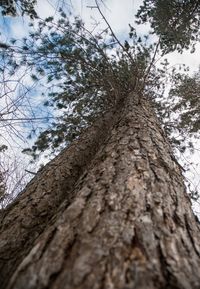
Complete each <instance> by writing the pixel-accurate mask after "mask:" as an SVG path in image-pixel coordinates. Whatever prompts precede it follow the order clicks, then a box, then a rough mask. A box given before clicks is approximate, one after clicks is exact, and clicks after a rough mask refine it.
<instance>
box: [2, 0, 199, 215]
mask: <svg viewBox="0 0 200 289" xmlns="http://www.w3.org/2000/svg"><path fill="white" fill-rule="evenodd" d="M61 2H62V1H61V0H60V3H61ZM63 3H64V1H63ZM141 3H142V1H141V0H123V1H119V0H107V1H104V5H103V6H102V8H101V9H102V12H103V14H104V16H105V17H106V19H107V21H108V22H109V24H110V25H111V27H112V29H113V31H114V32H115V34H116V35H117V37H118V38H119V39H120V40H122V41H123V40H124V39H125V38H126V36H128V33H129V26H128V24H131V25H132V26H134V27H136V24H135V23H134V21H135V18H134V14H135V13H136V11H137V9H138V8H139V6H140V5H141ZM94 5H95V4H94V0H71V1H70V0H68V1H67V2H65V4H64V6H63V8H64V9H67V10H68V11H71V12H72V13H73V14H75V15H79V16H80V17H81V18H82V19H83V20H84V22H85V23H86V27H87V28H88V29H89V30H91V29H93V28H94V24H95V23H97V22H99V23H100V25H99V26H98V28H97V29H99V28H100V27H104V26H105V24H102V19H101V17H100V16H99V13H98V11H97V9H93V8H90V7H91V6H94ZM56 8H57V1H56V0H55V1H54V0H38V3H37V6H36V11H37V13H38V15H39V17H41V18H42V19H45V18H46V17H48V16H51V15H54V16H55V17H58V13H57V12H56ZM136 29H138V34H141V35H143V34H145V33H148V32H149V29H150V27H149V25H143V26H140V27H136ZM0 30H1V31H2V35H1V36H0V41H3V40H5V39H7V38H8V36H12V37H15V38H22V37H24V36H26V35H27V32H28V24H27V19H26V17H25V18H20V17H15V18H13V17H12V18H11V17H5V18H4V19H3V18H2V19H0ZM155 39H156V38H155ZM167 58H168V60H169V62H170V64H171V66H174V65H177V64H182V63H185V64H186V65H187V66H189V67H190V70H191V73H192V72H193V71H196V70H198V68H199V64H200V63H199V59H200V44H197V46H196V51H195V53H193V54H191V53H190V52H189V51H185V52H184V53H182V54H179V53H176V52H174V53H170V54H169V55H168V56H167ZM26 82H27V84H29V83H31V80H30V78H29V77H27V79H26ZM33 97H34V99H35V103H36V106H37V105H38V106H41V95H40V94H39V93H37V91H36V92H35V94H33ZM1 105H3V103H1V102H0V107H1ZM36 125H37V124H36ZM22 130H24V131H26V128H25V126H23V129H22ZM4 137H5V135H4ZM0 141H2V139H0ZM9 141H10V142H11V146H12V145H13V147H15V149H14V155H19V154H20V152H21V149H20V146H21V147H23V146H26V145H27V143H26V140H25V143H23V141H21V142H20V141H19V140H17V141H19V143H20V145H19V146H17V145H16V143H15V141H13V140H11V139H9ZM195 146H196V148H197V149H200V145H199V143H198V142H197V143H196V145H195ZM10 157H11V158H12V154H11V156H10ZM20 157H21V158H23V161H22V162H21V163H23V167H29V166H28V161H29V159H26V158H25V157H24V156H23V155H22V156H21V155H20ZM179 160H180V162H182V163H183V162H185V160H187V161H188V162H192V161H193V162H194V163H200V154H199V153H198V152H197V151H196V154H195V155H193V156H191V155H190V154H189V153H188V152H187V153H186V154H185V155H184V156H183V155H179ZM42 162H46V160H44V159H42ZM192 166H193V167H192ZM192 166H191V167H192V169H191V171H190V172H189V173H188V174H187V178H188V179H190V180H191V182H193V183H194V186H197V185H199V180H200V167H199V166H197V165H196V164H194V165H192ZM32 169H34V168H32ZM199 189H200V186H199ZM195 210H199V212H200V209H199V208H198V207H195Z"/></svg>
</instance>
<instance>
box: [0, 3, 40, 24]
mask: <svg viewBox="0 0 200 289" xmlns="http://www.w3.org/2000/svg"><path fill="white" fill-rule="evenodd" d="M35 4H36V0H0V8H1V14H2V15H5V16H6V15H11V16H17V15H22V16H23V15H25V14H26V15H29V16H30V18H32V19H33V18H35V17H37V14H36V12H35V9H34V6H35Z"/></svg>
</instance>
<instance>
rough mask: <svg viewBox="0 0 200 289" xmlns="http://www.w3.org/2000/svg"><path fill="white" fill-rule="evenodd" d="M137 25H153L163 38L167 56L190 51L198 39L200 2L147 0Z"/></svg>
mask: <svg viewBox="0 0 200 289" xmlns="http://www.w3.org/2000/svg"><path fill="white" fill-rule="evenodd" d="M136 16H137V18H138V21H137V23H138V24H141V23H147V22H150V25H151V27H152V28H153V32H154V33H156V34H157V35H158V36H159V37H160V44H161V48H162V49H163V52H164V53H167V52H169V51H174V50H178V51H179V52H182V51H183V49H189V48H190V47H192V48H191V51H192V52H193V51H194V49H195V43H196V41H197V40H199V27H200V2H199V1H198V0H195V1H184V0H179V1H177V0H144V1H143V5H142V6H140V9H139V10H138V12H137V15H136Z"/></svg>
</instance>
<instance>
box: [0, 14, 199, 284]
mask: <svg viewBox="0 0 200 289" xmlns="http://www.w3.org/2000/svg"><path fill="white" fill-rule="evenodd" d="M64 18H65V17H64ZM51 21H52V19H48V20H47V21H46V23H49V22H50V26H52V24H51ZM43 25H44V27H46V26H45V25H46V24H42V23H41V24H40V27H39V29H41V31H40V33H41V32H42V28H43ZM59 25H60V26H59V30H61V31H62V25H63V27H64V28H65V30H64V31H65V33H64V35H62V37H59V35H58V34H57V33H56V31H53V32H54V33H53V34H52V30H51V29H52V28H50V29H49V31H50V33H49V34H48V33H47V34H45V35H43V37H42V38H40V35H39V33H38V32H36V34H34V35H32V36H33V38H34V37H35V36H36V37H38V39H39V42H40V39H42V41H43V42H42V45H37V49H38V50H34V49H35V46H34V45H29V44H34V41H35V39H33V42H29V41H30V40H27V39H25V40H24V44H25V45H24V46H23V47H22V48H21V49H22V50H21V51H29V52H31V51H32V53H27V55H32V58H31V59H30V58H28V56H27V55H26V54H25V53H24V55H25V56H24V57H23V59H22V62H21V65H22V64H24V65H26V64H28V65H30V66H31V67H36V69H35V71H37V72H38V73H37V74H33V78H34V79H36V78H38V77H39V75H40V74H42V75H44V73H45V74H46V75H47V79H48V80H49V82H51V78H52V77H54V76H56V77H55V78H56V80H57V81H58V82H57V83H58V84H59V83H60V90H59V91H58V92H56V93H55V94H53V95H51V97H52V99H53V102H54V103H56V105H57V106H58V107H59V106H62V105H63V106H62V107H61V109H65V108H66V107H65V106H67V104H68V103H72V104H73V109H74V115H75V117H76V118H77V117H78V118H79V121H78V122H76V123H75V124H74V125H71V126H69V127H67V128H66V127H64V126H65V125H66V124H67V121H68V120H69V119H70V120H72V119H74V115H73V116H71V118H69V119H67V117H66V115H65V117H62V118H61V121H62V126H61V123H56V124H55V126H54V128H55V127H56V128H59V127H60V128H61V127H62V128H61V129H60V131H59V130H48V131H46V132H45V133H44V134H43V135H42V137H43V139H42V141H41V137H40V139H39V141H40V142H37V143H36V145H35V147H34V148H33V151H34V152H36V151H37V150H44V149H45V148H46V147H48V144H50V145H51V141H53V145H52V148H56V147H58V146H59V144H61V143H64V142H65V141H66V143H67V144H68V147H66V148H65V149H64V150H62V152H61V153H60V154H59V155H58V156H57V157H56V158H55V159H53V160H52V161H51V162H49V163H48V164H47V165H46V166H45V167H44V168H43V169H41V170H40V171H39V172H38V174H37V175H36V176H35V178H34V179H33V180H32V181H31V182H30V183H29V184H28V186H27V187H26V188H25V190H24V191H22V192H21V193H20V194H19V196H18V198H17V199H16V200H15V201H14V202H13V203H12V204H10V205H9V206H8V207H7V208H6V209H5V210H3V211H1V229H0V232H1V233H0V271H1V274H0V280H1V287H2V288H9V289H12V288H13V289H14V288H15V289H25V288H26V289H29V288H31V289H32V288H37V289H44V288H50V289H51V288H52V289H55V288H63V289H72V288H74V289H75V288H116V289H118V288H119V289H124V288H127V289H128V288H138V289H141V288H142V289H146V288H148V289H149V288H152V289H154V288H155V289H157V288H176V289H179V288H180V289H190V288H191V289H195V288H196V289H197V288H200V278H199V276H200V241H199V230H200V227H199V223H198V222H197V220H196V218H195V216H194V214H193V212H192V210H191V203H190V200H189V197H188V195H187V193H186V188H185V185H184V182H183V176H182V170H181V167H180V165H179V164H178V162H177V161H176V160H175V158H174V154H173V150H172V147H171V143H170V142H169V138H168V136H167V135H166V133H165V132H164V131H163V129H162V128H161V124H160V122H159V120H158V117H157V115H156V113H155V98H156V96H157V94H156V93H155V91H156V88H155V87H156V86H155V85H154V87H153V88H152V89H151V87H152V84H153V83H154V84H155V83H156V84H158V83H159V79H160V77H162V73H164V72H165V71H164V72H162V70H161V69H160V70H158V72H159V73H160V75H159V73H157V72H156V68H155V67H154V64H153V61H152V60H154V56H153V57H151V55H152V52H154V53H153V55H155V51H157V49H158V45H157V44H155V45H153V46H150V47H148V48H147V47H146V46H145V45H143V44H141V41H140V40H139V38H138V37H137V36H136V35H135V31H134V29H133V28H132V27H130V38H131V39H133V40H134V41H133V42H134V44H133V45H130V44H129V46H128V45H127V43H125V45H121V44H120V43H118V46H120V47H118V48H117V49H116V50H115V54H114V55H113V56H112V55H111V56H110V53H106V51H107V49H108V47H110V46H112V43H113V40H114V42H116V41H117V40H118V39H117V38H115V35H114V34H112V38H111V39H110V41H108V42H107V41H106V42H105V38H104V39H103V40H102V39H101V38H100V36H101V37H102V35H96V36H95V37H94V36H91V37H88V35H87V33H86V34H85V32H84V31H85V30H84V29H83V23H82V22H81V21H79V20H76V21H75V22H74V24H73V25H72V24H71V23H69V22H66V21H65V20H63V19H62V20H61V21H60V22H59ZM57 30H58V29H57ZM80 31H81V32H82V33H81V34H80V33H79V32H80ZM109 33H110V32H109ZM50 37H51V38H50ZM98 37H99V38H98ZM113 38H114V39H113ZM107 39H109V37H108V38H107ZM40 43H41V42H40ZM128 43H129V42H128ZM136 43H137V45H136ZM78 48H79V49H78ZM30 49H32V50H30ZM110 51H111V50H109V52H110ZM17 52H20V51H17ZM48 52H49V54H48ZM5 53H7V57H10V56H12V55H13V54H12V53H13V51H10V50H9V51H7V50H6V51H5ZM15 53H16V51H15ZM51 55H53V57H50V56H51ZM48 56H49V57H48ZM45 57H46V58H45ZM38 59H40V62H37V60H38ZM49 59H50V60H49ZM75 60H76V61H75ZM9 61H10V60H9ZM12 61H13V62H12V63H14V61H15V59H14V58H13V59H12ZM10 63H11V62H10ZM38 63H39V64H38ZM37 64H38V65H37ZM53 68H54V70H53ZM94 71H95V73H96V76H95V74H94ZM63 75H64V76H65V82H63V79H64V77H63ZM179 79H180V78H179ZM180 87H181V86H180ZM178 91H181V89H179V90H177V91H176V93H178ZM94 95H95V97H94ZM179 95H180V94H179ZM181 95H182V94H181ZM87 107H89V110H88V111H87V110H86V109H87ZM98 108H99V109H98ZM83 112H85V113H83ZM157 113H158V112H157ZM88 116H89V117H88ZM86 120H87V121H86ZM77 124H78V125H79V127H80V128H81V129H80V130H79V132H80V131H81V134H80V135H79V137H77V136H75V137H72V138H74V141H73V142H72V143H71V144H70V145H69V139H68V138H65V135H68V134H69V133H70V132H71V129H72V131H73V130H74V129H75V128H76V125H77ZM53 132H54V134H53ZM58 135H60V139H59V140H58ZM51 136H54V137H55V139H53V138H51ZM56 140H57V143H56V142H55V141H56Z"/></svg>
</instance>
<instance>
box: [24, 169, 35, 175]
mask: <svg viewBox="0 0 200 289" xmlns="http://www.w3.org/2000/svg"><path fill="white" fill-rule="evenodd" d="M25 172H27V173H29V174H32V175H37V173H35V172H31V171H29V170H25Z"/></svg>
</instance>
